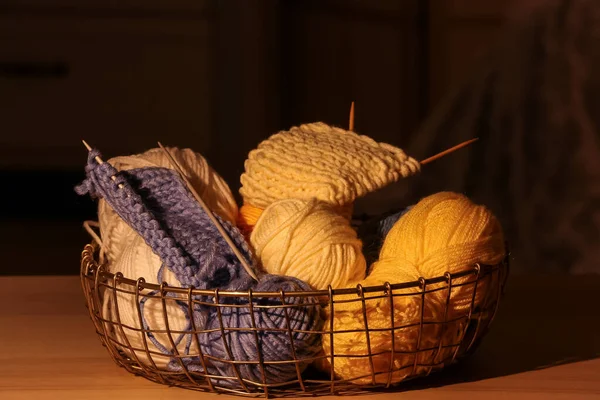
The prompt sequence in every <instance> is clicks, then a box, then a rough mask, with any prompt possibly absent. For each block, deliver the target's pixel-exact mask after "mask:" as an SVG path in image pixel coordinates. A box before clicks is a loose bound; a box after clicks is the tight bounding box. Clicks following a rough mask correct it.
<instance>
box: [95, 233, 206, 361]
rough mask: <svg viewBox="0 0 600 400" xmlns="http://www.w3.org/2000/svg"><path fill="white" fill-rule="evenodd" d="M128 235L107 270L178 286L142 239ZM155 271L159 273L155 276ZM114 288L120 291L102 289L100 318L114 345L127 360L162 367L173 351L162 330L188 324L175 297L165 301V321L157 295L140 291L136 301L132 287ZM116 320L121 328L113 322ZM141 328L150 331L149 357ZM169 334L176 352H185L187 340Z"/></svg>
mask: <svg viewBox="0 0 600 400" xmlns="http://www.w3.org/2000/svg"><path fill="white" fill-rule="evenodd" d="M131 236H132V237H131V238H130V239H131V240H130V241H129V244H128V245H127V246H126V247H125V248H124V249H123V251H122V253H121V255H120V256H119V258H118V259H117V260H116V261H115V262H112V263H109V264H108V270H109V271H110V272H112V273H117V272H121V273H122V274H123V276H125V277H127V278H129V279H137V278H140V277H143V278H144V279H145V281H146V282H147V283H155V284H158V283H162V282H166V283H167V284H168V285H169V286H175V287H179V286H181V284H180V283H179V281H178V280H177V278H176V277H175V275H174V274H173V273H172V272H171V271H169V270H168V269H167V268H163V269H162V271H161V266H162V261H161V260H160V258H159V257H158V256H157V255H156V254H154V253H153V252H152V249H151V248H150V247H149V246H148V245H146V243H145V242H144V239H143V238H142V237H141V236H140V235H138V234H137V233H135V232H134V234H133V235H131ZM159 272H160V275H161V276H159ZM117 289H120V290H119V291H117V292H116V293H113V292H112V289H111V288H108V289H107V290H106V291H105V292H104V298H103V308H104V317H105V318H106V319H108V320H110V321H111V322H112V324H111V325H110V326H109V327H108V328H109V329H107V331H108V332H110V334H111V335H112V337H113V339H114V340H116V342H117V343H119V344H118V345H117V347H118V348H119V349H121V351H123V352H124V353H125V354H126V355H127V356H128V357H130V358H131V359H134V360H135V359H136V358H137V359H138V360H139V361H140V362H141V363H143V364H145V365H148V366H152V365H156V367H158V368H166V366H167V365H168V363H169V362H170V361H171V357H170V354H172V353H173V348H172V346H171V344H170V341H169V336H168V334H167V333H166V331H167V326H168V327H169V329H170V330H171V331H174V332H177V331H185V330H188V329H189V328H190V327H189V322H188V319H187V313H186V311H185V309H182V308H181V307H180V306H179V305H178V304H177V303H176V299H175V298H172V299H171V298H169V299H168V300H167V301H166V315H167V318H168V321H166V320H165V316H164V314H163V304H162V300H161V299H160V296H158V295H155V294H153V293H151V291H150V290H148V289H144V290H141V291H140V296H139V300H140V303H138V302H137V301H136V296H135V294H134V293H133V292H134V291H135V288H134V287H132V286H130V285H120V286H117ZM115 295H116V298H115ZM138 307H139V310H140V311H141V313H142V320H140V317H139V314H138ZM119 323H120V325H121V327H122V330H121V328H119V326H118V325H117V324H119ZM167 323H168V324H167ZM142 328H145V329H149V330H151V331H152V334H151V335H148V336H146V344H147V346H148V350H149V352H150V356H148V353H147V352H146V351H145V348H144V338H143V335H144V333H142V332H141V329H142ZM172 336H173V339H174V340H175V341H176V347H177V351H178V352H179V353H180V354H185V352H186V346H187V345H188V341H186V340H182V339H183V338H178V336H179V335H178V334H173V335H172ZM178 339H179V340H178ZM189 345H190V349H188V350H187V351H188V352H189V351H191V352H194V351H195V352H197V348H196V344H195V343H194V342H193V341H192V342H191V343H189ZM132 349H134V350H132ZM150 357H151V360H150Z"/></svg>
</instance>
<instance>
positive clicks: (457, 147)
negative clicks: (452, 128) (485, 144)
mask: <svg viewBox="0 0 600 400" xmlns="http://www.w3.org/2000/svg"><path fill="white" fill-rule="evenodd" d="M478 140H479V138H475V139H470V140H467V141H466V142H462V143H461V144H457V145H456V146H454V147H451V148H449V149H447V150H444V151H442V152H441V153H438V154H436V155H434V156H431V157H429V158H426V159H424V160H423V161H421V163H420V164H421V165H425V164H429V163H430V162H432V161H435V160H437V159H438V158H442V157H444V156H445V155H446V154H450V153H452V152H454V151H456V150H458V149H462V148H463V147H466V146H468V145H470V144H471V143H473V142H476V141H478Z"/></svg>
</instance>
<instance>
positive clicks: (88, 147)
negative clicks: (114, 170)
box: [81, 139, 123, 189]
mask: <svg viewBox="0 0 600 400" xmlns="http://www.w3.org/2000/svg"><path fill="white" fill-rule="evenodd" d="M81 141H82V142H83V145H84V146H85V148H86V149H88V151H92V147H91V146H90V145H89V144H88V143H87V142H86V141H85V140H83V139H82V140H81ZM94 159H95V160H96V161H97V162H98V164H104V161H102V159H101V158H100V157H99V156H96V157H94ZM110 179H112V180H113V181H116V180H117V177H116V176H114V175H113V176H111V177H110ZM119 188H120V189H123V184H122V183H119Z"/></svg>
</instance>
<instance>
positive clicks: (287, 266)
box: [250, 199, 366, 289]
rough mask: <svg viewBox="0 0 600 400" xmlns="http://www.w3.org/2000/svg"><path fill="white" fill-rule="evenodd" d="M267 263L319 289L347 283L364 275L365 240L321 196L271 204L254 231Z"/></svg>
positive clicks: (272, 271)
mask: <svg viewBox="0 0 600 400" xmlns="http://www.w3.org/2000/svg"><path fill="white" fill-rule="evenodd" d="M250 244H251V245H252V246H253V247H254V250H255V252H256V255H257V257H258V258H259V259H260V261H261V263H262V267H263V269H264V270H265V271H266V272H268V273H270V274H278V275H288V276H293V277H296V278H298V279H301V280H303V281H305V282H307V283H308V284H309V285H311V286H312V287H313V288H315V289H327V287H328V286H329V285H331V286H332V287H333V288H340V287H347V286H348V285H351V284H353V283H355V282H358V281H360V280H361V279H363V278H364V277H365V272H366V262H365V258H364V256H363V254H362V242H361V241H360V240H359V239H358V238H357V235H356V232H355V231H354V229H352V227H351V226H350V223H349V221H348V220H347V219H346V218H344V217H343V216H341V215H339V212H338V211H337V210H336V209H335V207H334V206H332V205H330V204H327V203H324V202H321V201H318V200H316V199H310V200H300V199H287V200H279V201H276V202H274V203H272V204H271V205H270V206H268V207H267V208H266V209H265V210H264V211H263V213H262V214H261V216H260V218H259V219H258V221H257V222H256V226H255V227H254V230H253V231H252V234H251V235H250Z"/></svg>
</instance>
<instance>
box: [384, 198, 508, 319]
mask: <svg viewBox="0 0 600 400" xmlns="http://www.w3.org/2000/svg"><path fill="white" fill-rule="evenodd" d="M504 257H505V243H504V235H503V234H502V227H501V226H500V223H499V222H498V220H497V219H496V217H495V216H494V215H493V214H492V213H491V212H490V211H489V210H488V209H487V208H486V207H484V206H481V205H476V204H474V203H473V202H472V201H471V200H469V198H467V197H466V196H464V195H461V194H458V193H452V192H440V193H436V194H433V195H431V196H428V197H426V198H424V199H422V200H421V201H420V202H419V203H417V204H416V205H415V206H414V207H413V208H412V209H411V210H410V211H408V212H407V213H406V214H405V215H404V216H403V217H402V218H400V220H398V222H396V224H394V226H393V228H392V229H391V230H390V232H389V233H388V235H387V237H386V238H385V241H384V244H383V247H382V248H381V253H380V255H379V259H380V260H387V259H390V260H393V262H395V263H397V264H398V265H399V266H402V267H403V266H412V267H414V268H416V269H417V270H418V271H419V274H420V275H421V276H422V277H424V278H435V277H438V276H443V275H444V273H446V272H450V273H457V272H461V271H465V270H468V269H471V268H473V267H474V266H475V264H476V263H480V264H487V265H495V264H498V263H499V262H501V261H502V260H503V259H504ZM474 281H475V277H474V276H470V277H465V278H461V279H458V280H455V281H454V282H453V284H454V285H456V284H462V285H463V286H455V287H453V288H452V294H451V296H452V297H451V302H452V309H453V310H454V311H456V312H462V311H465V310H467V309H469V308H470V306H471V301H472V296H473V289H474V286H475V285H474ZM489 281H490V279H486V278H483V279H481V280H480V281H479V282H478V284H477V292H476V298H475V307H477V306H478V305H479V304H480V303H481V301H482V300H483V299H484V297H485V295H486V293H487V284H488V282H489ZM446 295H447V293H445V292H444V291H439V292H437V296H438V297H439V298H440V301H444V300H443V298H444V297H445V296H446Z"/></svg>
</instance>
